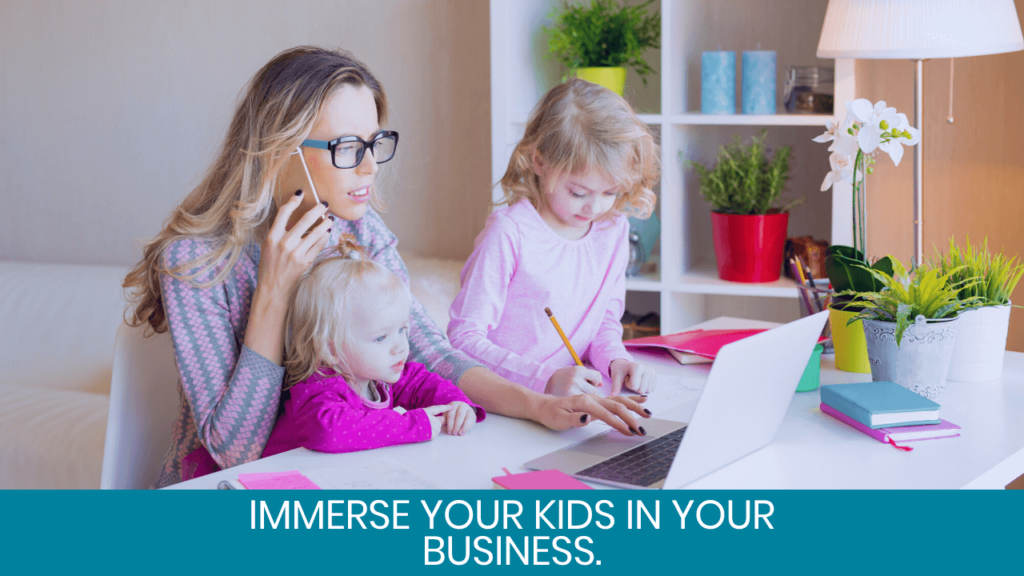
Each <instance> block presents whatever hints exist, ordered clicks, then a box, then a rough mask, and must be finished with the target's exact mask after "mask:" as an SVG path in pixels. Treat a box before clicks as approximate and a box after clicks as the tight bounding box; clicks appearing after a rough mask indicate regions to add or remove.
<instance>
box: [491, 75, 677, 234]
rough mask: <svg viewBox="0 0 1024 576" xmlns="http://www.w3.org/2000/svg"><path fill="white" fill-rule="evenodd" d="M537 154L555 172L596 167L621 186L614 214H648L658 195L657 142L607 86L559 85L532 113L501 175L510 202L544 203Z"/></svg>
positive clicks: (570, 82)
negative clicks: (656, 184)
mask: <svg viewBox="0 0 1024 576" xmlns="http://www.w3.org/2000/svg"><path fill="white" fill-rule="evenodd" d="M534 153H536V154H538V155H539V156H540V157H541V158H542V159H543V160H544V162H545V163H546V165H547V167H546V168H545V170H546V171H547V170H550V171H551V173H553V174H577V173H579V172H581V171H585V170H589V169H591V168H597V169H598V170H601V171H602V172H603V173H604V174H605V175H606V176H607V177H608V178H609V180H611V181H612V182H614V183H615V184H616V186H617V187H618V189H619V195H618V198H617V199H616V201H615V205H614V206H613V207H612V210H611V211H610V212H609V214H610V215H614V214H616V213H618V212H625V213H627V214H629V215H631V216H636V217H639V218H647V217H649V216H650V215H651V212H653V210H654V204H655V202H656V201H657V197H656V196H655V194H654V192H653V191H652V190H651V188H652V187H653V186H654V184H655V183H656V182H657V181H658V165H659V161H658V145H657V144H655V142H654V136H653V135H652V134H651V131H650V130H649V129H648V128H647V125H646V124H644V123H643V122H642V121H641V120H640V118H638V117H637V115H636V113H635V112H633V109H632V108H631V107H630V106H629V104H627V103H626V101H625V100H623V99H622V97H621V96H619V95H618V94H615V93H614V92H612V91H611V90H608V89H607V88H603V87H601V86H598V85H597V84H593V83H591V82H587V81H586V80H580V79H579V78H570V79H569V80H568V81H567V82H565V83H563V84H559V85H558V86H555V87H554V88H552V89H551V90H548V93H547V94H545V95H544V98H542V99H541V101H540V103H538V104H537V106H536V107H535V108H534V109H533V111H532V112H530V119H529V121H528V122H527V124H526V133H525V134H524V135H523V139H522V140H520V141H519V144H518V145H516V148H515V150H514V151H513V152H512V159H511V160H509V163H508V170H506V171H505V175H504V176H503V177H502V178H501V182H500V184H501V188H502V189H503V190H504V191H505V198H504V199H503V200H502V201H501V202H499V204H508V205H509V206H511V205H512V204H515V203H516V202H518V201H519V200H522V199H523V198H526V199H527V200H529V201H530V203H531V204H533V206H534V207H535V208H538V209H539V208H540V207H541V206H542V205H543V203H544V201H545V200H544V192H543V188H542V186H541V181H540V178H539V177H538V176H537V174H536V173H535V171H534V159H533V158H534V157H533V155H534Z"/></svg>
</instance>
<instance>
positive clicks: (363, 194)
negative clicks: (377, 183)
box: [348, 186, 370, 204]
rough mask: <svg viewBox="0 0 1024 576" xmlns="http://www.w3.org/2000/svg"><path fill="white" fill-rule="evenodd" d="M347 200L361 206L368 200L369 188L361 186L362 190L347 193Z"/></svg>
mask: <svg viewBox="0 0 1024 576" xmlns="http://www.w3.org/2000/svg"><path fill="white" fill-rule="evenodd" d="M348 197H349V200H352V201H353V202H356V203H359V204H362V203H363V202H368V201H369V200H370V187H369V186H363V187H362V188H356V189H355V190H353V191H351V192H349V193H348Z"/></svg>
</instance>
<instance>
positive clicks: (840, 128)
mask: <svg viewBox="0 0 1024 576" xmlns="http://www.w3.org/2000/svg"><path fill="white" fill-rule="evenodd" d="M851 122H853V120H852V119H851V118H850V116H849V115H847V116H846V118H845V119H844V120H842V121H840V120H839V118H833V119H831V120H829V121H828V122H826V123H825V133H824V134H822V135H821V136H815V137H814V138H813V140H814V141H815V142H822V143H824V142H832V145H831V146H829V147H828V151H829V152H831V151H833V150H835V148H836V144H835V142H834V140H836V137H837V136H840V135H843V134H845V133H846V130H847V129H848V128H849V127H850V123H851Z"/></svg>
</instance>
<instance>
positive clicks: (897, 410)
mask: <svg viewBox="0 0 1024 576" xmlns="http://www.w3.org/2000/svg"><path fill="white" fill-rule="evenodd" d="M940 408H941V406H939V405H938V404H937V403H935V402H933V401H931V400H929V399H927V398H925V397H924V396H919V395H917V394H915V393H913V392H911V391H910V390H907V389H906V388H904V387H902V386H900V385H899V384H896V383H895V382H861V383H858V384H833V385H831V386H822V387H821V411H822V412H824V413H825V414H828V415H829V416H832V417H833V418H835V419H837V420H839V421H840V422H843V423H844V424H847V425H849V426H851V427H853V428H855V429H857V430H859V431H861V432H863V433H864V434H867V435H868V436H871V437H872V438H874V439H875V440H878V441H879V442H883V443H887V444H892V445H893V446H896V447H897V448H900V449H902V450H906V451H910V450H911V448H908V447H905V446H898V445H897V444H896V443H897V442H914V441H918V440H934V439H936V438H953V437H956V436H959V435H960V433H959V430H960V427H959V426H957V425H956V424H953V423H952V422H949V421H946V420H943V419H941V418H939V409H940Z"/></svg>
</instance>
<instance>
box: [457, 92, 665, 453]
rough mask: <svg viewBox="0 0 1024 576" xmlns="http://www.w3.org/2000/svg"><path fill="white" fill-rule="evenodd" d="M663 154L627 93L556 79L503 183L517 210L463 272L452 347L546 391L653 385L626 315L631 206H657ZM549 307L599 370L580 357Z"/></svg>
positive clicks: (637, 209)
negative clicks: (629, 347) (627, 334)
mask: <svg viewBox="0 0 1024 576" xmlns="http://www.w3.org/2000/svg"><path fill="white" fill-rule="evenodd" d="M657 158H658V150H657V147H656V146H655V144H654V138H653V137H652V136H651V133H650V131H648V129H647V126H646V125H644V123H643V122H641V121H640V119H639V118H638V117H637V116H636V114H635V113H634V112H633V110H632V108H630V106H629V104H627V103H626V102H625V100H623V99H622V98H621V97H619V96H618V95H616V94H614V93H612V92H611V91H610V90H608V89H606V88H602V87H600V86H598V85H596V84H591V83H590V82H586V81H583V80H578V79H571V80H569V81H568V82H566V83H564V84H560V85H558V86H556V87H554V88H552V89H551V90H550V91H549V92H548V93H547V94H546V95H545V96H544V98H543V99H541V101H540V103H539V104H537V107H536V108H535V109H534V111H533V112H532V113H531V115H530V120H529V122H528V123H527V126H526V132H525V135H524V136H523V139H522V141H521V142H520V143H519V144H518V145H517V146H516V148H515V150H514V151H513V153H512V159H511V161H510V162H509V166H508V170H507V171H506V172H505V176H504V177H503V178H502V180H501V185H502V187H503V188H504V190H505V202H506V203H507V204H508V207H506V208H502V209H499V210H496V211H495V212H494V213H493V214H492V215H491V216H490V218H488V220H487V226H486V228H485V229H484V231H483V232H481V233H480V236H479V237H477V239H476V247H475V249H474V250H473V254H472V255H471V256H470V257H469V260H468V261H467V262H466V265H465V267H464V268H463V269H462V290H461V291H460V292H459V295H458V297H457V298H456V299H455V303H454V304H453V305H452V308H451V322H450V323H449V324H448V337H449V338H450V339H451V342H452V344H453V345H454V346H455V347H456V348H458V349H460V350H462V351H463V352H466V353H467V354H469V356H470V357H472V358H474V359H476V360H478V361H480V362H482V363H483V364H484V366H487V367H488V368H490V369H491V370H493V371H494V372H495V373H497V374H498V375H500V376H503V377H505V378H507V379H509V380H511V381H513V382H516V383H519V384H521V385H523V386H525V387H527V388H529V389H531V390H534V391H537V392H547V393H548V394H555V395H566V394H580V393H594V392H596V391H597V390H596V388H598V387H601V386H602V385H603V383H602V382H603V380H604V378H608V379H609V380H610V382H611V386H610V390H609V392H610V393H611V394H613V395H615V394H618V393H619V391H620V389H621V388H622V387H623V386H626V387H627V388H629V389H631V390H634V391H636V392H640V393H642V394H646V393H647V392H649V391H651V390H653V388H654V386H655V374H654V373H653V372H651V371H649V370H645V369H644V367H643V366H641V365H640V364H638V363H636V362H634V361H633V358H632V356H630V354H629V353H628V352H627V351H626V349H625V347H623V345H622V325H621V324H620V323H619V320H620V318H621V317H622V312H623V307H624V303H625V297H626V284H625V276H626V274H625V272H626V263H627V261H628V260H629V241H628V234H629V222H628V221H627V218H626V215H625V214H624V212H625V211H631V212H632V213H634V214H637V215H639V216H640V217H643V218H646V217H648V216H649V215H650V214H651V211H652V209H653V208H654V203H655V195H654V193H653V192H652V191H651V187H652V186H653V185H654V183H655V182H656V181H657V178H658V160H657ZM546 307H548V308H550V309H551V310H552V311H553V312H554V313H555V315H556V316H557V318H558V321H559V323H560V324H561V325H562V327H563V328H564V330H565V332H566V335H567V336H568V338H569V341H570V342H571V343H572V346H573V348H574V349H575V350H578V351H580V353H581V356H582V357H583V359H584V360H589V361H590V363H591V365H592V366H593V369H590V368H585V367H582V366H577V365H576V363H575V359H574V358H573V356H572V355H570V352H569V351H568V350H567V349H566V347H565V346H564V345H563V344H562V341H561V339H560V337H559V335H558V333H557V332H556V331H555V330H554V329H553V328H552V326H551V323H550V321H549V320H548V317H547V314H546V313H545V308H546ZM645 412H646V411H645ZM647 414H650V412H647ZM635 432H639V433H640V434H644V429H643V428H642V427H640V428H637V429H635Z"/></svg>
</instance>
